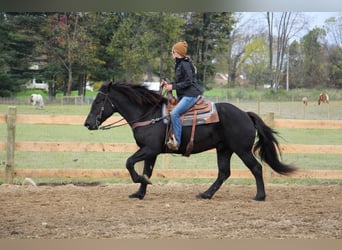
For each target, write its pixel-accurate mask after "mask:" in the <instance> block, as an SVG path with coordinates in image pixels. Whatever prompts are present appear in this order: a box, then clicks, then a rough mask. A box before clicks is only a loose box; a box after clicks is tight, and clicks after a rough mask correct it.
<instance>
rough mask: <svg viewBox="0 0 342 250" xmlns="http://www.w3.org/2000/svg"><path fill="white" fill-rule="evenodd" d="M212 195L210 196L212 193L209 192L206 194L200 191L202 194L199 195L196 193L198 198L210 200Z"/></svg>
mask: <svg viewBox="0 0 342 250" xmlns="http://www.w3.org/2000/svg"><path fill="white" fill-rule="evenodd" d="M211 197H212V196H210V195H207V194H205V193H200V194H198V195H196V198H197V199H202V200H203V199H206V200H209V199H211Z"/></svg>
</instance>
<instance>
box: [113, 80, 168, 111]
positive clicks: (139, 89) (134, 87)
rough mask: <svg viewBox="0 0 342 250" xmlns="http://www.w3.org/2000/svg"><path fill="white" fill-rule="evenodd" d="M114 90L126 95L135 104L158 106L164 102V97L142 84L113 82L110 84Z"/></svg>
mask: <svg viewBox="0 0 342 250" xmlns="http://www.w3.org/2000/svg"><path fill="white" fill-rule="evenodd" d="M111 88H112V89H114V90H115V91H118V92H120V93H122V94H123V95H125V96H127V97H128V98H129V100H130V101H132V102H133V103H134V104H136V105H139V106H140V105H151V106H156V105H157V106H159V105H161V104H163V103H166V101H167V100H166V98H164V97H163V96H162V95H161V94H159V93H158V92H156V91H152V90H149V89H148V88H146V87H145V86H143V85H140V84H136V83H127V82H115V83H113V84H111Z"/></svg>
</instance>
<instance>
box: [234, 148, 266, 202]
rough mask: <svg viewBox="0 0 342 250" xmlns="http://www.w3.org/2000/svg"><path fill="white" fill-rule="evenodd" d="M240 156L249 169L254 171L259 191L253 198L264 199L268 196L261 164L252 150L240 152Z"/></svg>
mask: <svg viewBox="0 0 342 250" xmlns="http://www.w3.org/2000/svg"><path fill="white" fill-rule="evenodd" d="M238 156H239V157H240V159H241V160H242V161H243V162H244V163H245V165H246V166H247V167H248V168H249V170H250V171H251V172H252V174H253V176H254V178H255V181H256V187H257V193H256V196H255V197H254V198H253V199H254V200H256V201H264V200H265V198H266V193H265V185H264V179H263V177H262V166H261V164H260V163H259V162H258V161H257V160H256V159H255V157H254V155H253V154H252V152H247V153H243V154H238Z"/></svg>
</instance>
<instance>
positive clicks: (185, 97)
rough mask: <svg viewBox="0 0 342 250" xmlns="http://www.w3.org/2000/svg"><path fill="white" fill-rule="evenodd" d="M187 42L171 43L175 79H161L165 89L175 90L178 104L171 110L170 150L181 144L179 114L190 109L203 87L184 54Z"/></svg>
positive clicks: (168, 144)
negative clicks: (168, 80)
mask: <svg viewBox="0 0 342 250" xmlns="http://www.w3.org/2000/svg"><path fill="white" fill-rule="evenodd" d="M187 49H188V44H187V42H186V41H181V42H178V43H176V44H174V45H173V47H172V51H171V53H172V57H173V58H174V59H175V81H174V82H171V83H168V82H166V81H164V80H163V81H162V83H161V84H162V86H164V87H165V88H166V90H167V91H172V90H176V94H177V98H178V100H179V102H178V104H177V105H176V106H175V107H174V109H173V110H172V111H171V113H170V115H171V123H172V127H173V133H174V137H173V138H174V139H173V140H170V141H168V142H167V146H168V147H169V148H170V149H171V150H175V151H177V150H178V148H179V145H180V144H181V136H182V124H181V119H180V116H181V114H183V113H185V112H186V111H187V110H188V109H190V108H191V107H192V106H193V105H194V104H195V103H196V101H197V99H198V97H199V96H200V95H202V94H203V88H202V86H200V85H199V84H198V83H197V81H196V68H195V66H194V65H193V64H192V62H191V60H190V58H189V57H188V56H186V53H187Z"/></svg>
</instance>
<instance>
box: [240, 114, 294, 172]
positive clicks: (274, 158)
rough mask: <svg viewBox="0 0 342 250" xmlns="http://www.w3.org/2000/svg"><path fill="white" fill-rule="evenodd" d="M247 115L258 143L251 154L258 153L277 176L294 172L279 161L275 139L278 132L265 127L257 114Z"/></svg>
mask: <svg viewBox="0 0 342 250" xmlns="http://www.w3.org/2000/svg"><path fill="white" fill-rule="evenodd" d="M247 114H248V115H249V117H250V118H251V119H252V121H253V123H254V125H255V128H256V130H257V136H258V141H257V142H256V143H255V145H254V148H253V153H256V152H258V155H259V156H260V158H261V160H262V161H264V162H266V163H267V164H268V165H269V166H270V167H271V168H272V169H273V170H274V171H276V172H277V173H279V174H285V175H286V174H289V173H291V172H294V171H295V170H296V168H294V167H292V166H290V165H286V164H284V163H282V162H280V160H279V154H281V151H280V147H279V143H278V140H277V139H276V137H275V135H277V134H278V132H277V131H275V130H274V129H272V128H271V127H269V126H267V125H266V124H265V123H264V122H263V120H262V119H261V118H260V116H258V115H257V114H255V113H253V112H247ZM277 149H278V152H279V154H278V152H277Z"/></svg>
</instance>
